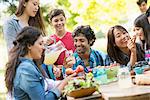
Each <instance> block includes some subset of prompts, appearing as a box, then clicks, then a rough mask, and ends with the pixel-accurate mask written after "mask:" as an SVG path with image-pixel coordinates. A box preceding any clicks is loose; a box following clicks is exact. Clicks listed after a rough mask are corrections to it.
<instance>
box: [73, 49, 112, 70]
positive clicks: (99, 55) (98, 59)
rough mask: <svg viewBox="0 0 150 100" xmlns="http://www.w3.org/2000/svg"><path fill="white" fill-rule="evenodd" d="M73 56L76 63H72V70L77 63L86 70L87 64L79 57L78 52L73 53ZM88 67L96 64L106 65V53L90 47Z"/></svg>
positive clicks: (107, 61)
mask: <svg viewBox="0 0 150 100" xmlns="http://www.w3.org/2000/svg"><path fill="white" fill-rule="evenodd" d="M74 57H75V60H76V63H75V64H74V65H73V70H75V69H76V67H77V66H78V65H82V66H83V67H84V71H85V72H88V69H87V66H86V65H85V64H84V62H83V60H82V59H81V58H80V57H79V55H78V53H77V52H75V53H74ZM89 64H90V66H89V68H90V69H92V68H94V67H96V66H106V65H108V64H109V60H107V55H106V54H105V53H103V52H102V51H97V50H93V49H91V53H90V58H89Z"/></svg>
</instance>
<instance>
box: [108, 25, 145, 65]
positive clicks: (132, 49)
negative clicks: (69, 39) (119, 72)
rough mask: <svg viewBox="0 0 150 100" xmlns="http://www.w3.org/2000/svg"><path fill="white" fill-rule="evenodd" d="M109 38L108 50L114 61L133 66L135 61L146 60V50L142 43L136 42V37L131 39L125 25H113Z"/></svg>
mask: <svg viewBox="0 0 150 100" xmlns="http://www.w3.org/2000/svg"><path fill="white" fill-rule="evenodd" d="M107 38H108V42H107V43H108V44H107V52H108V55H109V57H110V59H111V60H112V61H113V62H114V61H116V62H117V63H119V64H121V65H126V66H131V67H132V66H133V65H134V64H135V62H137V61H141V60H144V52H143V51H142V49H141V47H140V45H138V44H136V43H135V39H136V37H133V38H132V39H131V38H130V36H129V33H128V32H127V30H126V29H125V28H124V27H122V26H120V25H115V26H113V27H111V28H110V29H109V31H108V34H107Z"/></svg>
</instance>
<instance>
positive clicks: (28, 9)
mask: <svg viewBox="0 0 150 100" xmlns="http://www.w3.org/2000/svg"><path fill="white" fill-rule="evenodd" d="M24 6H25V10H24V13H26V14H27V15H28V16H31V17H35V15H36V14H37V12H38V10H39V0H29V1H28V2H26V3H25V4H24Z"/></svg>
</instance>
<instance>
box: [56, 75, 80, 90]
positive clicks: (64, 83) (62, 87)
mask: <svg viewBox="0 0 150 100" xmlns="http://www.w3.org/2000/svg"><path fill="white" fill-rule="evenodd" d="M76 75H77V73H73V74H71V75H69V76H67V77H66V78H65V79H64V80H62V81H61V83H60V85H59V86H58V87H57V88H58V89H59V91H60V92H62V90H63V89H64V87H65V86H66V85H67V84H68V81H69V80H71V79H72V78H73V77H74V76H76Z"/></svg>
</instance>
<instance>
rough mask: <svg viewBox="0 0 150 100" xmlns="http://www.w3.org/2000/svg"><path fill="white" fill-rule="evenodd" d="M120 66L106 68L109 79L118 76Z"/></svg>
mask: <svg viewBox="0 0 150 100" xmlns="http://www.w3.org/2000/svg"><path fill="white" fill-rule="evenodd" d="M118 69H119V66H115V67H111V68H106V74H107V79H113V78H116V77H117V74H118Z"/></svg>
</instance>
